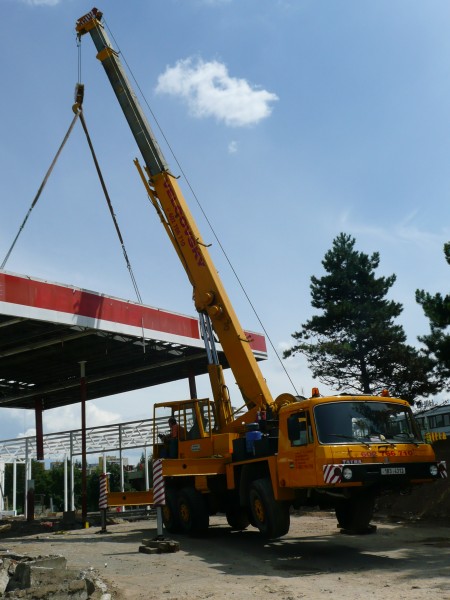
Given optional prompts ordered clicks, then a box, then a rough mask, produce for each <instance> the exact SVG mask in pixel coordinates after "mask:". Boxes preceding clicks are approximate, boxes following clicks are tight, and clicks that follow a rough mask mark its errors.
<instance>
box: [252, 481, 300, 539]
mask: <svg viewBox="0 0 450 600" xmlns="http://www.w3.org/2000/svg"><path fill="white" fill-rule="evenodd" d="M249 503H250V511H251V514H252V522H253V523H255V526H256V527H257V528H258V529H259V531H260V532H261V533H262V535H263V536H264V537H266V538H278V537H281V536H283V535H285V534H286V533H287V532H288V531H289V526H290V515H289V505H288V504H287V503H285V502H279V501H277V500H275V498H274V495H273V489H272V483H271V481H270V479H266V478H264V479H256V480H255V481H253V482H252V484H251V486H250V490H249Z"/></svg>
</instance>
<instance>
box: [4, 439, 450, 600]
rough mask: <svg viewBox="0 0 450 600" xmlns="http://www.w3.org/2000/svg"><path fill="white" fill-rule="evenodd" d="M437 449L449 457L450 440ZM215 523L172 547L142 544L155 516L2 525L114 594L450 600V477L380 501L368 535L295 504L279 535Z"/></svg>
mask: <svg viewBox="0 0 450 600" xmlns="http://www.w3.org/2000/svg"><path fill="white" fill-rule="evenodd" d="M435 449H436V454H437V458H438V459H439V460H447V465H450V440H446V441H445V442H439V443H437V444H436V448H435ZM116 521H117V520H116ZM210 522H211V527H210V529H209V531H208V534H207V536H206V537H205V538H202V539H196V538H189V537H185V536H171V539H174V540H176V541H178V542H179V543H180V551H179V552H176V553H174V554H143V553H140V552H139V546H140V545H141V544H142V540H143V539H153V538H155V536H156V533H157V532H156V521H155V519H154V518H153V517H151V518H150V519H145V520H141V521H135V522H123V521H122V522H115V523H114V524H108V525H107V533H101V527H100V526H91V527H90V528H89V529H81V528H78V529H73V530H64V529H61V528H60V527H61V524H59V526H58V527H55V525H56V524H55V523H51V522H46V521H45V520H40V521H35V522H34V524H27V523H26V522H22V523H20V522H16V523H13V524H12V525H11V529H10V530H9V531H3V532H1V527H0V550H3V551H4V550H9V551H10V552H15V553H18V554H26V555H28V556H33V557H35V556H39V555H49V554H60V555H63V556H65V557H66V559H67V563H68V567H70V568H76V569H79V570H80V571H89V570H92V571H93V574H94V575H97V576H98V577H99V578H100V579H101V580H102V581H103V582H105V584H106V586H107V592H108V593H109V594H111V597H112V598H114V599H116V600H156V599H158V600H161V599H163V600H203V599H206V598H218V599H220V600H225V599H227V600H250V599H252V598H258V600H269V599H270V600H273V599H274V598H276V600H298V599H300V598H308V600H319V599H320V600H322V599H324V598H330V597H331V595H332V594H334V596H335V597H336V598H345V599H346V600H360V599H361V598H366V599H367V598H369V599H373V600H386V598H395V600H401V599H403V598H405V599H407V600H423V598H426V597H436V598H439V600H450V482H449V479H442V480H440V481H438V482H436V483H434V484H432V485H426V486H418V487H417V489H415V490H414V491H413V493H412V494H410V495H397V496H388V497H385V498H381V499H379V501H378V503H377V510H376V517H375V519H374V521H373V523H374V524H375V525H376V528H377V529H376V533H373V534H368V535H359V536H356V535H355V536H352V535H346V534H343V533H341V531H340V530H339V529H338V528H337V522H336V519H335V516H334V513H332V512H314V511H312V512H305V513H302V512H295V513H294V514H293V515H292V517H291V529H290V532H289V534H288V535H287V536H285V537H284V538H282V539H280V540H277V541H272V542H266V541H264V540H263V539H262V538H261V537H260V535H259V533H258V532H257V531H256V530H255V529H253V528H249V529H248V530H247V531H244V532H232V531H231V529H230V528H229V527H228V525H227V523H226V520H225V518H224V517H219V516H217V517H212V518H211V521H210ZM3 523H4V522H3ZM10 523H11V521H10ZM106 598H108V596H107V595H106V596H105V597H104V600H106Z"/></svg>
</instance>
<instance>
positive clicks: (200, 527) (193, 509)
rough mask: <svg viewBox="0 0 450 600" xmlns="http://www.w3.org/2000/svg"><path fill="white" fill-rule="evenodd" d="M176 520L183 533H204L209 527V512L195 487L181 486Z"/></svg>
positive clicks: (193, 534)
mask: <svg viewBox="0 0 450 600" xmlns="http://www.w3.org/2000/svg"><path fill="white" fill-rule="evenodd" d="M177 505H178V511H177V512H178V520H179V523H180V526H181V530H182V532H183V533H187V534H188V535H192V536H197V535H202V534H204V533H205V532H206V531H207V530H208V527H209V514H208V509H207V506H206V502H205V500H204V498H203V496H202V494H201V493H200V492H198V491H197V490H196V489H195V488H193V487H189V488H183V489H182V490H181V491H180V492H179V494H178V500H177Z"/></svg>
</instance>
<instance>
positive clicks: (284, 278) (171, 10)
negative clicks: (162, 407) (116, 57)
mask: <svg viewBox="0 0 450 600" xmlns="http://www.w3.org/2000/svg"><path fill="white" fill-rule="evenodd" d="M91 8H92V3H91V2H89V3H88V2H85V1H84V0H0V49H1V53H2V57H3V58H2V65H3V69H2V93H1V100H0V106H1V113H0V127H1V129H0V131H1V135H0V160H1V170H2V171H1V172H2V176H1V178H0V198H1V202H0V259H1V260H3V257H4V256H5V254H6V252H7V250H8V248H9V246H10V244H11V242H12V239H13V237H14V236H15V234H16V232H17V231H18V228H19V226H20V224H21V222H22V220H23V218H24V216H25V214H26V212H27V210H28V208H29V206H30V204H31V202H32V200H33V198H34V195H35V193H36V191H37V189H38V187H39V185H40V183H41V181H42V178H43V176H44V174H45V172H46V170H47V168H48V166H49V164H50V162H51V160H52V158H53V156H54V154H55V152H56V149H57V148H58V146H59V144H60V142H61V140H62V138H63V135H64V133H65V132H66V130H67V128H68V126H69V123H70V121H71V119H72V112H71V106H72V104H73V91H74V87H75V84H76V82H77V75H78V50H77V45H76V36H75V30H74V25H75V21H76V20H77V18H78V17H80V16H82V15H83V14H84V13H86V12H88V11H89V10H90V9H91ZM98 8H99V9H101V10H102V11H103V12H104V15H105V19H106V22H107V25H108V27H109V28H110V31H111V33H112V34H113V36H114V39H115V40H116V46H118V47H119V48H120V50H121V52H122V54H123V57H124V58H125V59H126V61H127V63H128V64H129V66H130V68H131V70H132V72H133V75H134V77H135V78H136V80H137V81H138V83H139V86H140V88H141V89H142V91H143V93H144V95H145V98H146V100H147V101H148V103H149V105H150V107H151V110H152V112H153V113H154V114H155V115H156V118H157V120H158V123H159V124H160V126H161V129H162V131H163V134H164V136H165V138H167V140H168V141H169V143H170V147H171V149H172V150H173V152H174V154H175V157H176V160H177V161H178V162H179V163H180V165H181V166H182V169H183V171H184V173H185V174H186V175H187V178H188V180H189V183H190V185H191V186H192V188H193V189H194V191H195V194H196V196H197V198H198V199H199V201H200V203H201V205H202V207H203V209H204V211H205V212H206V213H207V215H208V218H209V220H210V221H211V222H212V224H213V226H214V228H215V231H216V233H217V235H218V237H219V238H220V240H221V243H222V245H223V246H224V247H225V249H226V251H227V253H228V256H229V259H230V261H231V262H232V264H233V266H234V268H235V269H236V271H237V272H238V274H239V277H240V279H241V280H242V282H243V284H244V286H245V288H246V291H247V293H248V295H249V296H250V298H251V300H252V302H253V304H254V306H255V307H256V310H257V311H258V314H259V316H260V318H261V320H262V322H263V323H264V326H265V328H266V330H267V332H268V333H269V335H270V337H271V340H272V342H273V344H274V346H275V347H276V349H277V350H278V351H279V352H280V353H281V352H282V350H283V348H286V347H288V346H289V345H290V344H291V338H290V335H291V333H292V332H293V331H296V330H298V329H299V326H300V324H301V323H302V322H304V321H305V320H306V319H308V318H309V317H310V316H311V315H312V314H313V313H312V309H311V304H310V290H309V284H310V277H311V276H312V275H316V276H320V275H321V274H322V272H323V271H322V266H321V261H322V259H323V256H324V254H325V252H326V251H327V250H328V249H329V248H330V247H331V244H332V241H333V239H334V237H335V236H336V235H338V234H339V233H340V232H342V231H344V232H346V233H349V234H351V235H353V236H354V237H355V238H356V245H357V249H358V250H361V251H363V252H366V253H368V254H371V253H372V252H374V251H379V252H380V255H381V265H380V268H379V270H378V273H379V275H390V274H392V273H395V274H396V275H397V282H396V283H395V285H394V287H393V288H392V290H391V297H392V298H393V299H395V300H396V301H399V302H401V303H402V304H403V306H404V311H403V314H402V316H401V318H400V319H399V322H400V323H401V324H402V325H403V327H404V328H405V331H406V333H407V336H408V341H409V343H411V344H417V336H418V335H421V334H424V333H427V331H428V323H427V321H426V319H425V318H424V316H423V313H422V310H421V308H420V307H419V306H418V305H417V304H416V303H415V300H414V292H415V290H416V289H417V288H423V289H426V290H427V291H430V292H432V293H435V292H438V291H441V292H447V291H448V284H447V282H448V277H449V272H448V265H447V264H446V263H445V260H444V257H443V251H442V248H443V244H444V242H446V241H448V240H449V239H450V225H449V219H448V217H449V202H448V196H449V191H450V169H449V167H448V165H449V159H450V109H449V107H450V37H449V36H448V31H449V29H450V4H449V3H448V2H447V1H446V0H434V1H433V2H432V3H430V2H423V1H416V0H377V1H376V2H374V1H370V2H369V1H368V0H340V1H337V0H334V1H332V0H314V1H313V0H152V2H148V1H147V0H133V1H129V0H128V1H124V0H114V1H110V2H107V1H106V0H104V3H103V4H102V5H98ZM81 72H82V81H83V83H84V84H85V86H86V90H85V102H84V111H85V118H86V121H87V124H88V127H89V129H90V133H91V136H92V139H93V143H94V146H95V148H96V151H97V155H98V158H99V160H100V163H101V166H102V170H103V174H104V177H105V180H106V182H107V185H108V188H109V191H110V195H111V198H112V202H113V205H114V209H115V212H116V214H117V218H118V221H119V224H120V226H121V229H122V233H123V236H124V239H125V243H126V247H127V251H128V255H129V257H130V260H131V262H132V266H133V269H134V273H135V276H136V279H137V282H138V285H139V289H140V292H141V295H142V298H143V301H144V302H145V304H149V305H151V306H157V307H162V308H165V309H167V310H173V311H176V312H181V313H184V314H194V308H193V305H192V301H191V290H190V286H189V284H188V282H187V279H186V276H185V274H184V271H183V270H182V268H181V266H180V264H179V263H178V259H177V258H176V256H175V254H174V252H173V249H172V247H171V245H170V244H169V242H168V240H167V239H166V237H165V236H166V234H165V233H164V231H163V229H162V227H161V226H160V224H159V220H158V219H157V217H156V215H155V214H154V213H153V212H152V209H151V207H150V206H149V204H148V202H147V200H146V196H145V192H144V189H143V188H142V184H141V182H140V180H139V179H138V176H137V173H136V171H135V168H134V166H133V164H132V160H133V158H134V157H135V156H136V155H137V147H136V144H135V142H134V140H133V138H132V136H131V133H130V131H129V130H128V127H127V125H126V122H125V119H124V117H123V115H122V113H121V111H120V108H119V105H118V103H117V101H116V99H115V96H114V94H113V92H112V90H111V88H110V86H109V83H108V80H107V78H106V75H105V74H104V72H103V69H102V67H101V65H100V63H99V62H98V61H97V60H96V59H95V49H94V46H93V44H92V41H91V40H90V38H89V37H88V36H85V38H83V40H82V47H81ZM146 111H147V109H146ZM147 114H148V111H147ZM150 120H151V122H152V124H153V119H152V118H151V119H150ZM156 135H157V137H158V139H159V140H160V141H161V145H162V148H163V151H164V153H165V155H166V158H167V160H168V162H169V164H170V165H171V167H172V170H173V171H174V172H175V173H178V172H179V169H178V167H177V164H176V162H175V158H174V157H173V156H172V155H171V153H170V150H169V149H168V148H167V146H166V144H165V142H163V141H162V134H160V132H159V131H158V129H156ZM182 185H183V189H184V190H185V192H186V197H187V200H188V203H189V204H190V206H191V208H192V210H193V212H194V215H195V217H196V218H197V219H198V224H199V226H200V229H201V231H202V232H203V236H204V238H205V239H206V240H207V241H210V242H214V239H213V236H212V234H211V233H210V231H209V230H208V226H207V224H206V223H205V221H204V219H203V217H202V214H201V211H200V209H199V208H198V206H197V204H196V201H195V199H194V198H192V195H191V193H190V192H189V189H188V187H187V186H186V185H185V184H184V183H182ZM212 255H213V259H214V261H215V263H216V265H217V267H218V270H219V272H220V274H221V276H222V279H223V281H224V283H225V287H226V288H227V290H228V292H229V295H230V297H231V299H232V301H233V304H234V306H235V309H236V311H237V313H238V316H239V318H240V320H241V322H242V324H243V326H244V327H245V328H247V329H253V330H255V331H260V330H261V327H260V325H259V323H258V321H257V319H256V318H255V316H254V314H253V312H252V310H251V308H250V307H249V306H248V303H247V301H246V300H245V298H244V296H243V294H242V292H241V291H240V288H239V286H238V284H237V283H236V281H235V280H234V278H233V275H232V273H231V271H230V269H229V267H228V266H227V263H226V261H225V259H224V258H223V256H222V255H221V254H220V252H219V248H218V247H217V243H213V246H212ZM6 269H7V270H9V271H12V272H16V273H22V274H28V275H31V276H34V277H39V278H43V279H46V280H49V281H55V282H61V283H67V284H73V285H75V286H78V287H83V288H87V289H91V290H96V291H101V292H104V293H106V294H111V295H114V296H118V297H121V298H130V299H133V300H134V299H135V296H134V292H133V287H132V284H131V281H130V279H129V276H128V271H127V269H126V266H125V264H124V261H123V256H122V250H121V248H120V244H119V242H118V240H117V237H116V235H115V231H114V228H113V225H112V222H111V218H110V216H109V213H108V211H107V208H106V203H105V200H104V198H103V196H102V192H101V189H100V186H99V184H98V180H97V177H96V174H95V171H94V168H93V165H92V162H91V158H90V155H89V153H88V148H87V145H86V141H85V139H84V137H83V134H82V130H81V127H79V126H78V125H77V127H76V129H75V131H74V133H73V134H72V137H71V139H70V140H69V142H68V144H67V146H66V148H65V149H64V151H63V154H62V156H61V158H60V161H59V162H58V164H57V166H56V168H55V171H54V173H53V174H52V176H51V179H50V181H49V183H48V184H47V187H46V189H45V191H44V193H43V195H42V197H41V199H40V201H39V203H38V204H37V206H36V208H35V209H34V211H33V213H32V215H31V217H30V219H29V221H28V224H27V226H26V228H25V230H24V232H23V234H22V235H21V237H20V239H19V242H18V244H17V246H16V248H15V249H14V252H13V254H12V255H11V257H10V259H9V261H8V263H7V265H6ZM285 366H286V368H287V369H288V370H289V374H290V376H291V378H292V380H293V381H294V383H295V386H296V389H297V391H298V392H299V393H302V392H304V393H305V394H307V393H309V391H310V388H311V387H312V385H313V384H317V382H314V381H313V380H312V378H311V374H310V372H309V370H308V368H307V366H306V365H305V363H304V361H303V360H302V359H300V358H293V359H290V360H288V361H285ZM262 370H263V373H264V375H265V377H266V378H267V381H268V384H269V388H270V389H271V390H272V393H273V394H274V396H276V395H278V394H279V393H281V392H284V391H290V392H291V391H293V390H292V387H291V385H290V383H289V381H288V379H287V378H286V376H285V375H284V373H283V371H282V368H281V366H280V364H279V362H278V361H277V359H276V357H275V355H274V353H273V352H272V351H270V359H269V360H268V361H267V362H266V363H265V364H264V365H263V367H262ZM198 386H199V392H200V393H201V394H205V395H208V394H209V390H208V388H209V386H208V383H207V381H203V380H202V381H199V382H198ZM319 387H320V388H321V390H323V391H327V390H326V388H325V387H324V386H319ZM232 389H233V388H232ZM187 395H188V386H187V383H186V384H184V382H182V383H179V384H174V385H173V386H167V387H166V388H164V389H154V390H145V391H143V392H138V393H136V394H133V395H132V396H131V397H126V398H125V397H123V396H118V397H111V398H107V399H103V400H101V401H95V402H91V403H89V410H88V425H91V426H93V425H97V424H104V423H108V422H118V421H127V420H134V419H136V418H144V417H147V416H148V417H150V416H151V405H152V402H153V401H155V400H160V399H168V398H170V397H173V398H185V397H187ZM78 410H79V409H78V407H70V408H66V409H60V410H57V411H51V412H49V413H45V415H44V429H45V430H46V431H47V432H50V431H58V430H65V429H68V428H73V427H74V426H76V423H77V420H78V418H79V417H78ZM74 424H75V425H74ZM33 427H34V417H33V414H32V413H24V412H22V411H2V419H1V421H0V439H5V438H7V437H15V436H16V435H18V434H21V433H24V432H30V431H31V430H32V428H33Z"/></svg>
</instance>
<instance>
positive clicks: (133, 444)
mask: <svg viewBox="0 0 450 600" xmlns="http://www.w3.org/2000/svg"><path fill="white" fill-rule="evenodd" d="M152 440H153V419H145V420H141V421H129V422H128V423H117V424H115V425H102V426H100V427H89V428H87V429H86V454H103V453H105V452H112V451H122V450H127V449H131V448H145V447H148V446H151V445H152ZM81 441H82V430H81V429H75V430H73V431H65V432H59V433H49V434H47V435H44V455H45V458H46V459H64V458H65V457H68V458H70V457H72V456H77V455H81ZM36 458H37V454H36V437H22V438H16V439H12V440H3V441H0V463H12V462H14V461H16V462H18V463H21V462H25V461H26V460H27V459H28V460H29V459H35V460H36Z"/></svg>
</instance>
